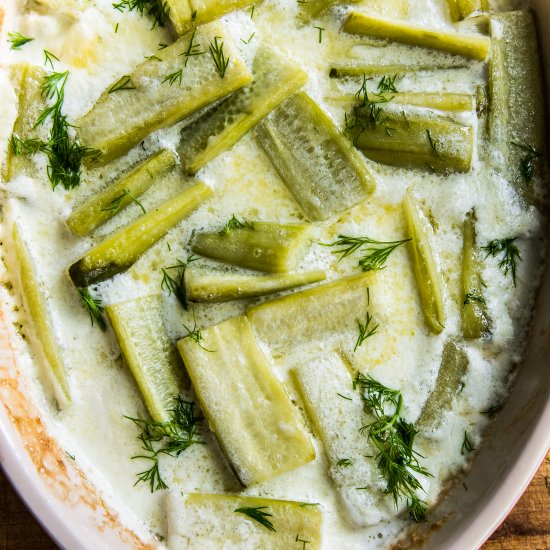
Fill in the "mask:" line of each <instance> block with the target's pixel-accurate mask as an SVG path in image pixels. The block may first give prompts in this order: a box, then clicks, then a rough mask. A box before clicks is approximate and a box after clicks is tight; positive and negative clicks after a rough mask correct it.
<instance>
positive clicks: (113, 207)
mask: <svg viewBox="0 0 550 550" xmlns="http://www.w3.org/2000/svg"><path fill="white" fill-rule="evenodd" d="M124 197H128V198H129V199H130V200H131V201H132V202H135V203H136V204H137V205H138V206H139V207H140V208H141V211H142V212H143V213H144V214H147V211H146V210H145V207H144V206H143V204H141V202H140V201H139V200H138V199H136V197H134V195H132V193H130V191H128V189H124V191H123V192H122V194H121V195H119V196H118V197H115V198H114V199H113V200H112V201H111V202H110V203H109V206H106V207H105V208H102V209H101V211H102V212H111V213H112V214H113V216H114V215H115V214H116V213H117V212H118V211H119V210H120V209H121V208H122V200H123V199H124Z"/></svg>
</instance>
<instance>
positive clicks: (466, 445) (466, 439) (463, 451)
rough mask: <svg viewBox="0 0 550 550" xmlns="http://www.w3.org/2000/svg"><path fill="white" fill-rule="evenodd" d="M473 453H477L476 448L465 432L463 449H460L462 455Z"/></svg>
mask: <svg viewBox="0 0 550 550" xmlns="http://www.w3.org/2000/svg"><path fill="white" fill-rule="evenodd" d="M472 451H475V447H474V446H473V444H472V442H471V441H470V438H469V437H468V432H467V431H466V430H464V439H463V440H462V447H461V448H460V454H461V455H462V456H464V455H465V454H466V453H471V452H472Z"/></svg>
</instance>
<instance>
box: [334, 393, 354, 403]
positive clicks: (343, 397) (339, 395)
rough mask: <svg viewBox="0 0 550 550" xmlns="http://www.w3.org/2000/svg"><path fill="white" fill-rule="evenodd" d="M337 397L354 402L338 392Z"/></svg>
mask: <svg viewBox="0 0 550 550" xmlns="http://www.w3.org/2000/svg"><path fill="white" fill-rule="evenodd" d="M336 395H337V396H338V397H341V398H342V399H345V400H346V401H352V399H351V397H346V396H345V395H342V394H341V393H338V392H336Z"/></svg>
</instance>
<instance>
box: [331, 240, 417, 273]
mask: <svg viewBox="0 0 550 550" xmlns="http://www.w3.org/2000/svg"><path fill="white" fill-rule="evenodd" d="M410 240H411V239H403V240H401V241H387V242H384V241H375V240H374V239H371V238H370V237H352V236H348V235H338V239H337V240H336V241H334V242H333V243H323V246H339V247H341V248H339V249H338V250H333V251H332V253H333V254H338V255H340V257H339V258H338V261H340V260H342V259H343V258H345V257H346V256H349V255H350V254H353V253H354V252H357V251H361V252H363V253H364V256H363V257H362V258H361V259H360V260H359V262H358V265H359V267H360V268H361V270H362V271H375V270H378V269H383V268H384V267H385V263H386V261H387V259H388V257H389V256H390V254H391V253H392V252H393V251H394V250H395V249H396V248H397V247H399V246H401V245H402V244H404V243H406V242H408V241H410Z"/></svg>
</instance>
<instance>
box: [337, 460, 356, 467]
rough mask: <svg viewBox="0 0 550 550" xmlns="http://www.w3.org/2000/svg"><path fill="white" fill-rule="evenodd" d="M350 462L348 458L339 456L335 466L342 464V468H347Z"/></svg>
mask: <svg viewBox="0 0 550 550" xmlns="http://www.w3.org/2000/svg"><path fill="white" fill-rule="evenodd" d="M351 465H352V462H351V460H350V459H349V458H341V459H340V460H339V461H338V462H337V463H336V466H342V467H344V468H347V467H348V466H351Z"/></svg>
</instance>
